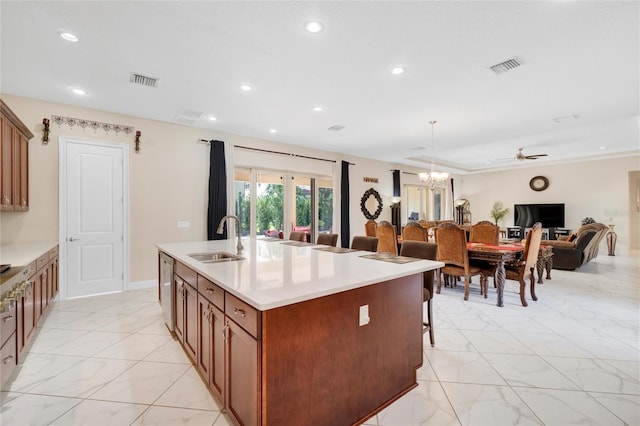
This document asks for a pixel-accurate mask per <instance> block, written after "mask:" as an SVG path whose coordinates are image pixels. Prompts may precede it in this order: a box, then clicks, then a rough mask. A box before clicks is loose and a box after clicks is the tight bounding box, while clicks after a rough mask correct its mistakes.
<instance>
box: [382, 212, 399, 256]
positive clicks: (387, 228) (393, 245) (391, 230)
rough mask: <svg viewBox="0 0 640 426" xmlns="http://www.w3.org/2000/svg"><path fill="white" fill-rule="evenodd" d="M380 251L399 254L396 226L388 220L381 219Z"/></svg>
mask: <svg viewBox="0 0 640 426" xmlns="http://www.w3.org/2000/svg"><path fill="white" fill-rule="evenodd" d="M377 233H378V253H391V254H395V255H397V254H398V237H397V235H396V227H395V226H393V225H392V224H391V223H390V222H388V221H386V220H382V221H380V223H378V228H377Z"/></svg>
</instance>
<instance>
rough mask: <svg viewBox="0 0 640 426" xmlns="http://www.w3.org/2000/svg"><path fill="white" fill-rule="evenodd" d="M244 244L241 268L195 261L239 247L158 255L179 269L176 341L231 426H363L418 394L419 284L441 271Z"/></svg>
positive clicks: (278, 243) (200, 246)
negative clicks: (412, 392)
mask: <svg viewBox="0 0 640 426" xmlns="http://www.w3.org/2000/svg"><path fill="white" fill-rule="evenodd" d="M243 243H244V245H245V251H244V252H243V253H242V257H243V258H244V259H242V260H223V261H219V262H212V263H204V262H202V261H199V260H196V259H195V258H194V257H192V256H190V255H192V254H196V253H210V252H220V251H222V252H226V253H230V254H235V242H234V241H232V240H222V241H202V242H189V243H167V244H158V245H157V247H158V250H159V252H160V253H166V254H168V255H169V256H170V257H171V258H173V260H174V264H173V266H174V268H173V278H172V282H171V285H172V289H173V290H172V291H171V293H170V294H172V302H173V303H172V306H173V310H172V311H173V319H174V323H175V334H176V336H177V338H178V340H179V341H180V342H181V343H182V345H183V348H184V350H185V352H186V353H187V354H188V355H189V356H190V357H191V358H192V360H193V362H194V363H195V364H196V365H197V367H198V368H197V369H198V371H199V372H200V374H201V376H202V378H203V380H204V381H205V383H206V384H207V385H208V387H209V389H210V390H211V393H212V395H214V397H215V398H216V399H217V400H218V401H219V402H220V404H221V405H222V406H223V407H224V408H225V410H226V411H227V412H228V414H229V416H230V418H231V419H232V420H233V421H234V422H235V423H237V424H245V425H258V424H263V425H288V424H292V425H303V424H304V425H349V424H360V423H362V422H364V421H365V420H366V419H368V418H370V417H371V416H372V415H374V414H375V413H377V412H378V411H380V410H381V409H382V408H384V407H386V406H387V405H389V404H390V403H392V402H393V401H395V400H396V399H397V398H399V397H400V396H402V395H404V394H405V393H406V392H408V391H409V390H410V389H412V388H413V387H415V386H417V382H416V370H417V369H418V368H419V367H420V366H421V365H422V339H423V333H422V314H423V308H422V273H423V272H424V271H427V270H433V269H436V268H439V267H441V266H443V265H442V264H441V263H439V262H433V261H426V260H411V261H407V259H406V258H405V259H402V258H395V259H385V260H379V259H370V258H365V257H363V256H370V255H371V254H372V253H368V252H362V251H348V252H340V251H342V250H341V249H335V248H329V247H327V246H317V245H312V244H309V245H307V244H301V243H294V242H291V241H283V240H267V239H264V240H260V239H258V240H256V239H247V240H244V241H243ZM396 262H397V263H396ZM160 284H161V285H162V282H160ZM159 294H162V292H159Z"/></svg>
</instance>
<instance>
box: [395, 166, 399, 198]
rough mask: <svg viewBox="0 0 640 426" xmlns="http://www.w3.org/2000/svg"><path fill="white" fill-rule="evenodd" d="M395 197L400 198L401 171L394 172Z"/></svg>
mask: <svg viewBox="0 0 640 426" xmlns="http://www.w3.org/2000/svg"><path fill="white" fill-rule="evenodd" d="M393 196H394V197H399V196H400V170H394V171H393Z"/></svg>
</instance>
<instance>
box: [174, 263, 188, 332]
mask: <svg viewBox="0 0 640 426" xmlns="http://www.w3.org/2000/svg"><path fill="white" fill-rule="evenodd" d="M173 281H174V286H173V287H174V288H175V292H176V294H175V297H174V299H173V300H175V301H176V312H175V315H176V317H175V318H174V320H175V321H174V322H175V332H176V337H177V338H178V341H179V342H180V343H181V344H184V297H185V296H184V292H185V290H184V287H185V285H186V284H185V283H184V280H183V279H182V278H180V277H179V276H177V275H174V277H173Z"/></svg>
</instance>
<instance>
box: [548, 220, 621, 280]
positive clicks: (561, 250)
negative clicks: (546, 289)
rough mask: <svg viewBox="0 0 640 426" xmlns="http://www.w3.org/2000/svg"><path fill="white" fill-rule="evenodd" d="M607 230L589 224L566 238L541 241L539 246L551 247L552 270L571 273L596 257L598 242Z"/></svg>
mask: <svg viewBox="0 0 640 426" xmlns="http://www.w3.org/2000/svg"><path fill="white" fill-rule="evenodd" d="M608 229H609V227H608V226H607V225H605V224H602V223H589V224H586V225H582V226H581V227H580V228H579V229H578V230H577V231H576V232H575V233H574V234H571V235H570V236H568V237H560V238H561V239H558V240H543V241H542V243H541V244H542V245H546V246H551V247H553V269H564V270H568V271H573V270H574V269H576V268H579V267H580V266H582V265H584V264H586V263H588V262H590V261H591V259H593V258H595V257H597V256H598V248H599V247H600V242H601V241H602V239H603V238H604V236H605V235H606V234H607V230H608Z"/></svg>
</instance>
